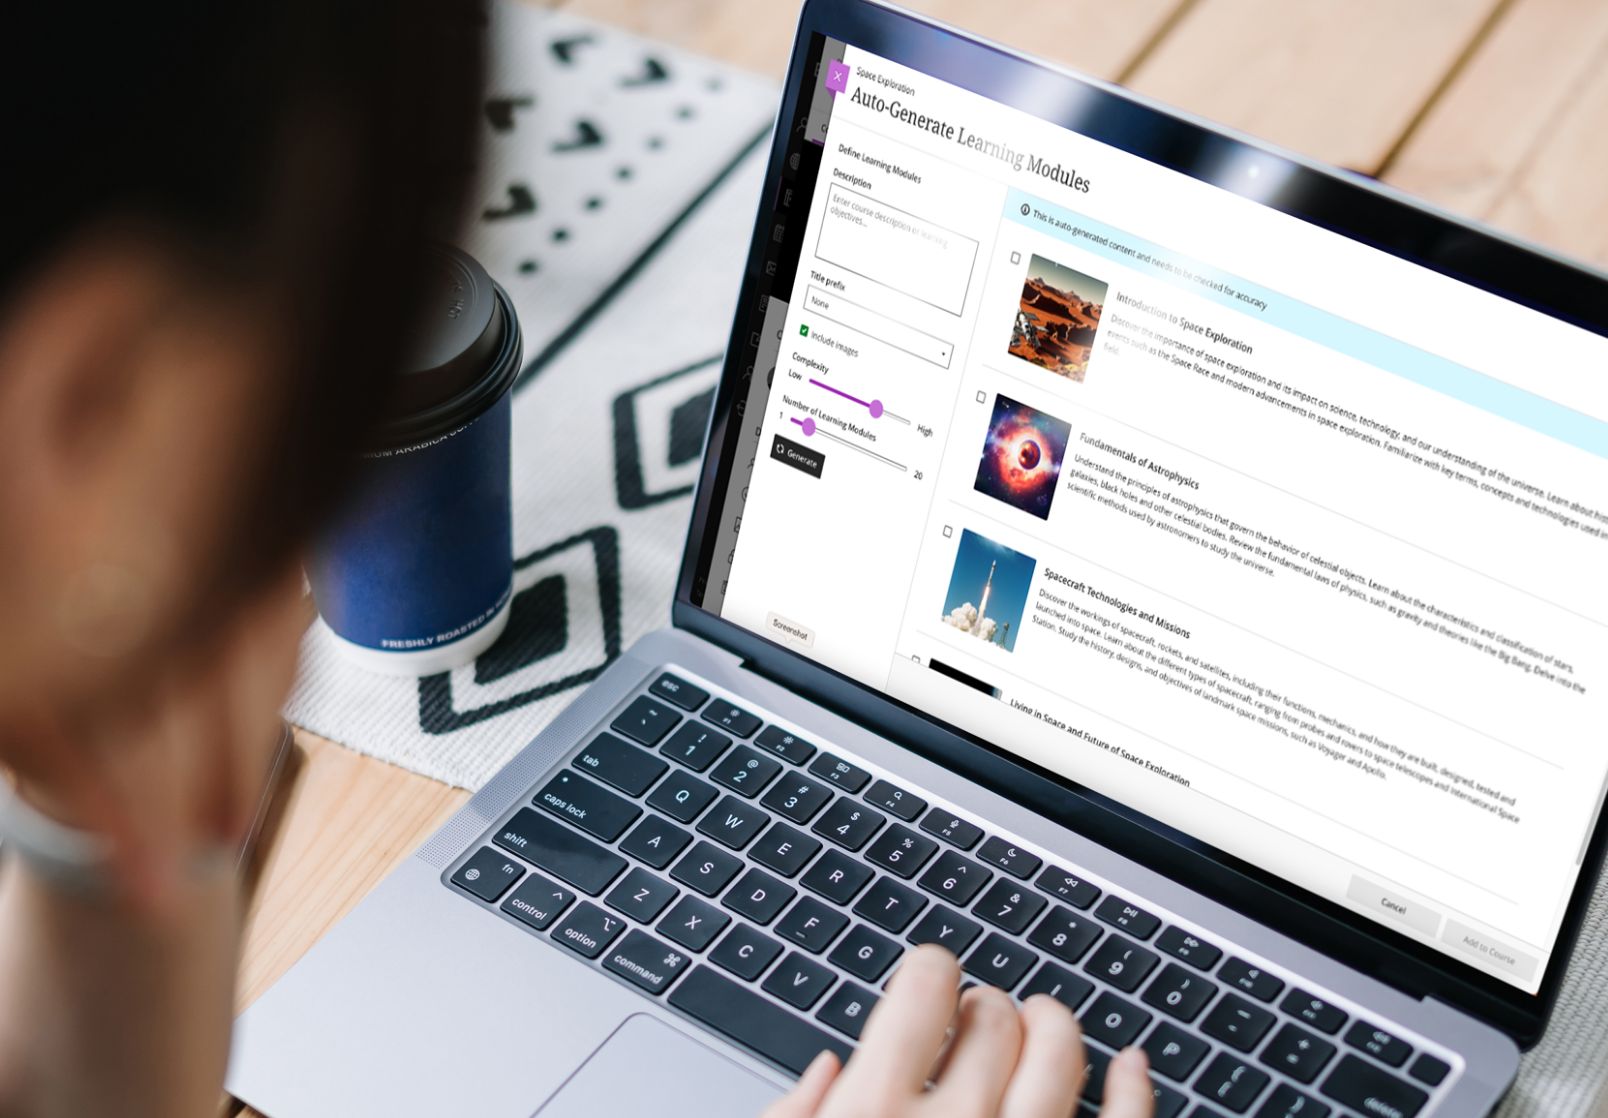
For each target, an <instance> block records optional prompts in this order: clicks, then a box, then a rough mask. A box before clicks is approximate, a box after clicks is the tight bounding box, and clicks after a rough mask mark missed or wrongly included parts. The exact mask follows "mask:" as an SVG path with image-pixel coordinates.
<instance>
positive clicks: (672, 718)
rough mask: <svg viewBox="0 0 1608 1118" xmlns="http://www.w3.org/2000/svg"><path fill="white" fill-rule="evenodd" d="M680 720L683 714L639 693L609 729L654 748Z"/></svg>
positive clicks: (610, 724)
mask: <svg viewBox="0 0 1608 1118" xmlns="http://www.w3.org/2000/svg"><path fill="white" fill-rule="evenodd" d="M680 721H681V715H679V714H677V713H676V712H675V711H674V710H672V709H671V708H670V707H668V706H666V705H665V704H664V703H661V702H659V701H658V700H657V699H650V698H648V696H646V695H638V696H637V697H636V698H634V699H632V700H631V705H630V706H628V707H626V708H625V709H624V710H623V711H621V712H620V717H618V718H616V719H615V720H614V721H613V722H611V723H609V729H611V730H613V731H614V732H615V733H617V734H624V735H625V736H626V737H628V738H630V739H631V740H632V741H634V742H640V743H641V744H643V745H645V746H648V747H649V748H652V747H653V746H655V745H658V744H659V742H661V741H662V740H664V736H665V735H666V734H668V733H669V732H670V731H671V729H672V728H673V727H674V726H675V724H676V723H677V722H680Z"/></svg>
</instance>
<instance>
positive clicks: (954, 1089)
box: [764, 947, 1153, 1118]
mask: <svg viewBox="0 0 1608 1118" xmlns="http://www.w3.org/2000/svg"><path fill="white" fill-rule="evenodd" d="M960 978H961V974H960V968H959V966H957V965H956V963H955V960H954V957H953V956H951V955H950V954H949V953H948V952H946V951H944V950H942V949H941V948H937V947H918V948H917V949H916V950H914V951H912V952H911V953H910V954H909V955H907V956H906V957H905V960H904V962H903V963H901V964H900V967H899V972H898V974H896V975H895V976H894V979H893V982H892V983H891V984H890V985H889V988H888V993H887V996H886V997H885V998H884V999H883V1000H882V1001H881V1002H880V1003H879V1004H878V1005H877V1008H876V1009H875V1010H874V1011H873V1012H872V1014H871V1019H870V1020H869V1021H867V1022H866V1027H865V1034H864V1037H863V1038H862V1041H861V1044H860V1048H859V1051H858V1052H856V1053H855V1056H854V1059H852V1060H850V1061H849V1064H848V1066H847V1067H846V1068H841V1069H840V1067H839V1065H838V1061H837V1057H835V1056H833V1055H832V1054H830V1053H822V1054H821V1055H820V1056H819V1057H818V1058H817V1059H816V1060H815V1062H814V1063H813V1064H811V1065H810V1066H809V1068H808V1069H806V1070H805V1072H804V1075H803V1077H802V1078H800V1079H799V1081H798V1085H797V1086H796V1087H794V1089H793V1091H792V1093H791V1094H789V1095H788V1096H787V1097H786V1098H783V1099H781V1100H779V1101H778V1102H776V1103H775V1104H774V1105H773V1106H771V1107H770V1109H768V1110H767V1111H766V1112H765V1116H764V1118H915V1116H917V1115H930V1116H932V1118H1069V1116H1070V1115H1071V1114H1072V1112H1073V1110H1074V1108H1075V1107H1076V1106H1077V1103H1078V1095H1079V1092H1080V1091H1081V1090H1082V1088H1083V1077H1084V1060H1083V1033H1082V1030H1080V1029H1079V1028H1078V1023H1077V1020H1076V1019H1075V1018H1074V1017H1073V1016H1072V1014H1071V1013H1070V1012H1068V1011H1067V1009H1066V1008H1065V1007H1064V1006H1062V1005H1061V1003H1060V1002H1058V1001H1056V1000H1055V999H1053V998H1050V997H1047V996H1044V995H1039V996H1036V997H1032V998H1029V999H1028V1000H1027V1002H1026V1004H1024V1005H1023V1006H1022V1008H1021V1010H1020V1011H1018V1010H1017V1008H1016V1004H1015V1003H1014V1002H1012V1001H1011V999H1010V996H1009V995H1007V994H1005V993H1003V992H1002V991H1000V990H997V989H995V988H993V987H991V986H979V987H976V988H975V989H972V990H968V991H967V992H966V993H965V995H964V996H962V997H960V998H958V1005H959V1008H958V1011H957V997H956V990H957V989H958V988H959V985H960ZM951 1022H953V1026H954V1029H953V1036H952V1037H951V1035H950V1026H951ZM946 1041H947V1042H948V1043H947V1045H946V1043H945V1042H946ZM1148 1072H1149V1066H1148V1063H1147V1061H1146V1059H1145V1056H1144V1053H1143V1052H1141V1051H1139V1050H1137V1049H1125V1050H1124V1051H1123V1052H1122V1053H1120V1054H1119V1055H1118V1056H1117V1058H1116V1059H1115V1060H1113V1061H1112V1062H1111V1066H1110V1068H1109V1070H1108V1071H1107V1072H1106V1080H1105V1105H1104V1107H1103V1108H1102V1109H1101V1111H1100V1114H1101V1118H1150V1115H1151V1108H1152V1104H1153V1096H1152V1094H1151V1086H1150V1077H1149V1074H1148ZM929 1081H930V1082H931V1083H932V1087H931V1088H930V1089H929V1088H928V1086H927V1084H928V1082H929Z"/></svg>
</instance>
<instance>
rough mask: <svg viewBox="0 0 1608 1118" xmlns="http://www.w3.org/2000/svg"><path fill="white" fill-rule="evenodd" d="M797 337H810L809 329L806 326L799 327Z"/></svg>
mask: <svg viewBox="0 0 1608 1118" xmlns="http://www.w3.org/2000/svg"><path fill="white" fill-rule="evenodd" d="M798 336H799V337H801V338H807V337H809V336H810V328H809V327H808V326H800V327H799V328H798Z"/></svg>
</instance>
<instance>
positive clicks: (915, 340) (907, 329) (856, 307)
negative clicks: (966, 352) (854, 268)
mask: <svg viewBox="0 0 1608 1118" xmlns="http://www.w3.org/2000/svg"><path fill="white" fill-rule="evenodd" d="M804 309H805V310H806V311H807V312H809V314H810V316H811V317H812V318H815V319H819V320H820V321H823V322H835V323H837V324H838V325H839V326H843V327H846V328H847V329H850V330H854V331H856V332H857V333H861V334H864V335H865V336H866V337H868V338H875V339H876V340H877V341H879V342H886V343H887V344H888V345H891V346H892V347H893V348H894V349H900V350H903V351H904V352H906V353H908V354H910V355H911V356H912V357H919V358H921V359H922V360H923V361H931V362H932V363H933V364H934V365H937V366H938V367H939V368H940V369H947V368H949V362H950V359H951V358H952V357H953V356H954V353H955V347H954V346H953V345H951V344H950V343H949V342H946V341H944V340H943V339H942V338H935V337H933V336H932V335H931V334H928V333H924V332H923V331H920V330H917V329H916V328H915V327H914V326H906V325H905V324H904V323H902V322H897V321H895V320H894V319H891V318H889V317H887V316H886V315H882V314H878V313H877V312H876V311H874V310H871V309H870V308H869V307H862V306H861V305H860V304H859V303H851V302H850V301H849V300H847V299H845V298H844V297H843V296H841V295H838V294H836V293H834V292H831V291H823V290H822V289H821V288H819V287H815V286H813V285H811V287H810V288H809V290H808V291H806V292H805V295H804Z"/></svg>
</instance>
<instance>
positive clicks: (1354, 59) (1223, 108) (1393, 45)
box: [1126, 0, 1501, 174]
mask: <svg viewBox="0 0 1608 1118" xmlns="http://www.w3.org/2000/svg"><path fill="white" fill-rule="evenodd" d="M1500 3H1501V0H1411V2H1409V3H1402V2H1401V0H1200V2H1199V3H1197V4H1196V5H1195V6H1194V7H1192V8H1191V9H1189V10H1188V11H1187V12H1186V13H1185V14H1184V16H1183V17H1182V18H1181V19H1180V20H1179V21H1178V22H1177V24H1176V25H1175V26H1174V27H1173V28H1172V30H1171V31H1170V32H1169V33H1168V34H1167V35H1166V36H1165V38H1163V39H1162V41H1161V42H1160V43H1159V44H1158V45H1157V46H1156V48H1155V49H1154V50H1152V51H1151V52H1150V53H1149V54H1148V55H1147V56H1146V57H1145V59H1144V61H1143V63H1142V64H1141V65H1140V66H1139V67H1137V69H1136V70H1135V71H1134V72H1133V73H1131V74H1128V75H1126V80H1127V82H1128V84H1129V85H1131V86H1132V87H1133V88H1134V89H1136V90H1138V91H1140V92H1142V93H1145V94H1146V95H1148V96H1151V97H1155V98H1157V99H1158V100H1161V101H1164V102H1167V103H1168V104H1171V105H1176V106H1178V107H1180V108H1183V109H1186V110H1188V111H1190V112H1193V113H1197V114H1199V115H1201V116H1204V117H1208V118H1210V119H1212V120H1216V121H1220V122H1222V123H1224V124H1227V125H1230V126H1232V127H1234V128H1239V129H1242V130H1244V131H1246V132H1249V133H1252V134H1253V135H1256V136H1260V137H1262V138H1264V139H1268V140H1271V141H1273V142H1274V143H1276V144H1281V145H1283V146H1285V147H1287V148H1290V149H1292V150H1294V151H1298V152H1302V153H1304V154H1307V155H1311V156H1315V157H1317V158H1319V159H1323V160H1327V161H1329V162H1332V163H1337V164H1339V165H1341V166H1343V167H1349V168H1351V169H1353V170H1359V171H1364V172H1367V173H1369V174H1372V173H1374V172H1375V171H1376V170H1377V169H1378V168H1379V167H1380V166H1381V165H1382V163H1383V162H1384V160H1385V158H1386V157H1387V156H1388V155H1389V153H1390V152H1391V151H1392V150H1393V149H1394V148H1395V146H1396V143H1397V140H1398V139H1399V138H1400V137H1401V136H1402V135H1404V134H1405V133H1406V132H1407V131H1408V129H1409V128H1410V126H1411V125H1412V123H1413V122H1414V121H1415V120H1416V119H1417V118H1418V116H1419V114H1420V113H1421V112H1422V111H1423V109H1424V107H1425V106H1426V105H1428V104H1429V103H1430V102H1431V101H1432V100H1433V98H1434V96H1435V94H1436V92H1437V91H1438V90H1439V88H1440V85H1441V83H1442V81H1443V79H1444V77H1445V75H1446V74H1448V73H1449V72H1450V71H1451V70H1452V69H1453V67H1454V66H1455V65H1456V64H1457V62H1458V60H1459V59H1460V58H1461V57H1462V55H1463V53H1464V52H1465V51H1466V50H1467V49H1468V48H1469V46H1470V45H1471V44H1472V43H1474V42H1476V41H1477V40H1478V39H1479V37H1480V35H1481V33H1482V31H1483V29H1484V28H1485V26H1486V24H1487V21H1488V20H1490V19H1491V18H1492V17H1493V15H1494V14H1495V13H1496V12H1497V10H1498V7H1499V4H1500Z"/></svg>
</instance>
